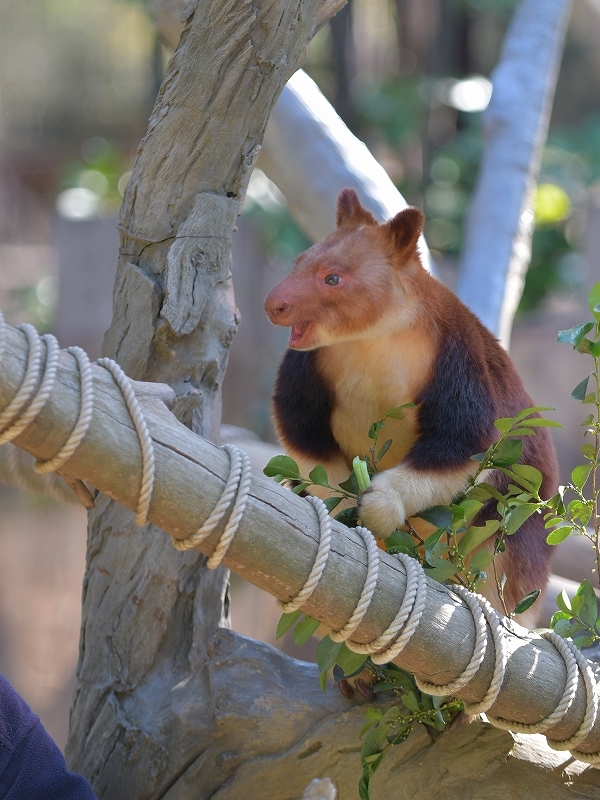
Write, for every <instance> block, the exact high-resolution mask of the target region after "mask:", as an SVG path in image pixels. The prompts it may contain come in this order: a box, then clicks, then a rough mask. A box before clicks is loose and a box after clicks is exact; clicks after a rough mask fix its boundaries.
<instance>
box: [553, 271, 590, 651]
mask: <svg viewBox="0 0 600 800" xmlns="http://www.w3.org/2000/svg"><path fill="white" fill-rule="evenodd" d="M588 305H589V309H590V313H591V315H592V316H593V320H591V321H587V322H583V323H581V324H579V325H575V326H574V327H573V328H569V329H568V330H565V331H560V332H559V334H558V341H559V342H564V343H565V344H570V345H571V346H572V348H573V350H575V351H576V352H578V353H580V354H581V355H583V356H586V357H587V358H591V359H592V360H593V365H594V366H593V370H592V372H591V374H589V375H588V376H587V377H586V378H584V379H583V380H582V381H581V382H580V383H579V384H578V385H577V386H576V387H575V388H574V389H573V391H572V392H571V396H572V397H573V398H574V399H575V400H579V401H580V402H581V403H583V404H587V405H592V406H593V407H594V410H593V412H592V413H590V414H587V415H586V417H585V419H584V421H583V423H582V427H584V428H585V429H586V430H585V435H589V436H590V437H591V438H592V440H593V443H587V444H585V445H584V446H583V447H582V448H581V455H582V456H583V457H584V459H585V463H584V464H580V465H579V466H577V467H575V469H574V470H573V471H572V472H571V481H570V482H569V483H568V484H567V485H566V486H561V487H560V488H559V492H558V494H557V495H556V496H555V497H553V498H551V499H550V500H549V501H548V504H547V505H548V510H547V511H546V513H545V514H544V519H545V524H546V527H547V528H553V527H554V526H559V527H554V530H552V531H551V532H550V533H549V534H548V536H547V538H546V541H547V542H548V543H549V544H560V542H563V541H564V540H565V539H567V538H568V537H569V536H570V535H571V534H572V533H578V534H580V535H581V536H585V537H586V538H587V539H589V541H590V543H591V544H592V546H593V547H594V549H595V551H596V564H597V565H598V563H599V559H600V519H599V515H598V496H599V495H600V486H598V480H597V474H598V467H599V466H600V369H599V367H600V283H597V284H595V286H593V287H592V289H591V291H590V293H589V296H588ZM590 381H591V390H590ZM596 573H598V569H596ZM556 603H557V606H558V608H559V610H558V611H557V612H556V613H555V614H554V616H553V617H552V628H553V629H554V631H555V632H556V633H558V634H559V635H560V636H565V637H570V638H572V639H573V641H574V642H575V644H576V645H577V646H578V647H587V646H589V645H592V644H594V643H596V642H598V641H600V627H599V623H600V620H599V618H598V603H597V600H596V594H595V592H594V588H593V586H592V584H591V583H590V582H589V581H583V583H582V584H581V585H580V586H579V588H578V590H577V592H576V594H575V595H574V597H573V599H572V601H569V598H568V597H567V594H566V592H564V591H563V592H561V594H560V595H559V596H558V597H557V599H556Z"/></svg>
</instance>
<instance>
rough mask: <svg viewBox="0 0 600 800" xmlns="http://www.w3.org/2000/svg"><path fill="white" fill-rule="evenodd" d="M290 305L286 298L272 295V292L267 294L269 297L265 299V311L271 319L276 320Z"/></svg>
mask: <svg viewBox="0 0 600 800" xmlns="http://www.w3.org/2000/svg"><path fill="white" fill-rule="evenodd" d="M289 307H290V304H289V303H288V302H287V301H286V300H280V299H278V298H277V297H271V294H268V295H267V299H266V300H265V311H266V312H267V314H268V316H269V318H270V319H272V320H274V319H275V318H276V317H278V316H279V315H280V314H283V313H284V312H285V311H287V310H288V308H289Z"/></svg>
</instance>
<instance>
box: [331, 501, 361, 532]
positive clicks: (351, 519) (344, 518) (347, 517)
mask: <svg viewBox="0 0 600 800" xmlns="http://www.w3.org/2000/svg"><path fill="white" fill-rule="evenodd" d="M335 519H337V521H338V522H341V523H342V525H347V526H348V528H355V527H356V525H357V524H358V508H357V507H356V506H352V508H345V509H344V510H343V511H340V513H339V514H336V515H335Z"/></svg>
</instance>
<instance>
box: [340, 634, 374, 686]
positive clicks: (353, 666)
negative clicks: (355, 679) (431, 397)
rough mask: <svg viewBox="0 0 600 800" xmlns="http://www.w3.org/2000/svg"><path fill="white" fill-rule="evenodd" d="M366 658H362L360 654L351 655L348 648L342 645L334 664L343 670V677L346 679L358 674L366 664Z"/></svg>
mask: <svg viewBox="0 0 600 800" xmlns="http://www.w3.org/2000/svg"><path fill="white" fill-rule="evenodd" d="M367 658H368V656H363V655H361V654H360V653H353V652H352V650H349V649H348V647H347V646H346V645H345V644H344V643H342V648H341V650H340V652H339V654H338V657H337V660H336V663H337V664H339V666H340V667H341V668H342V669H343V670H344V675H345V676H346V677H347V678H350V677H352V675H356V673H357V672H360V671H361V670H362V668H363V667H364V665H365V663H366V662H367Z"/></svg>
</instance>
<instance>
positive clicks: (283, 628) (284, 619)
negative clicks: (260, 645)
mask: <svg viewBox="0 0 600 800" xmlns="http://www.w3.org/2000/svg"><path fill="white" fill-rule="evenodd" d="M301 616H302V611H292V612H291V614H282V615H281V617H280V618H279V622H278V623H277V630H276V631H275V638H276V639H281V637H282V636H283V634H284V633H287V632H288V631H289V629H290V628H291V627H292V625H293V624H294V623H295V622H296V620H297V619H298V618H299V617H301Z"/></svg>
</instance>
